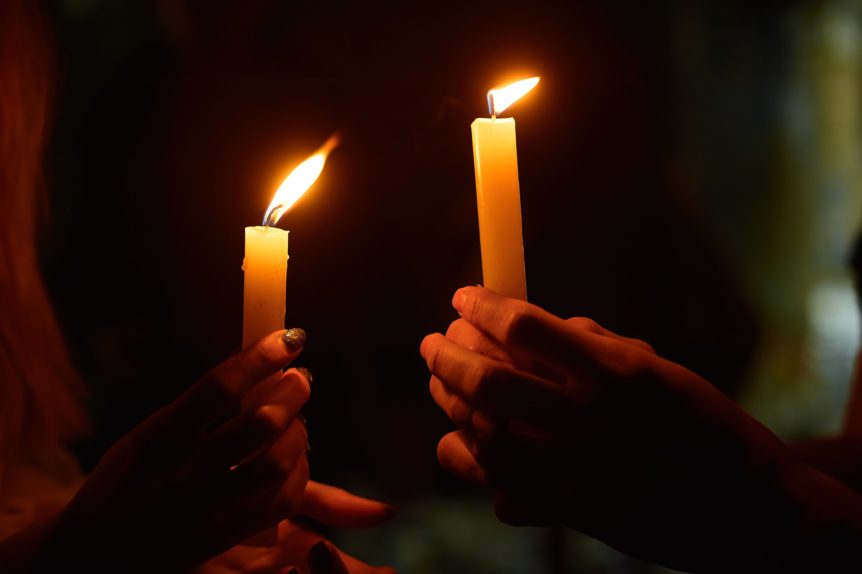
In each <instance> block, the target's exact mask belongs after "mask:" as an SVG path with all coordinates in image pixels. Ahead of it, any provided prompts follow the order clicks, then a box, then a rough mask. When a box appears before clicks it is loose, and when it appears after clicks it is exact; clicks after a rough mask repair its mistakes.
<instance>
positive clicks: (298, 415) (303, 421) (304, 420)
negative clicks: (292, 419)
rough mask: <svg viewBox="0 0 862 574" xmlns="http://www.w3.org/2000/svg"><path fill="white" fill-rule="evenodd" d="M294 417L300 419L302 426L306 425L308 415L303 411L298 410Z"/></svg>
mask: <svg viewBox="0 0 862 574" xmlns="http://www.w3.org/2000/svg"><path fill="white" fill-rule="evenodd" d="M296 418H298V419H299V420H300V421H302V425H303V426H306V427H307V426H308V417H306V416H305V413H304V412H302V411H300V412H298V413H296Z"/></svg>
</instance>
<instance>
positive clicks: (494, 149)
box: [471, 118, 527, 300]
mask: <svg viewBox="0 0 862 574" xmlns="http://www.w3.org/2000/svg"><path fill="white" fill-rule="evenodd" d="M471 127H472V131H473V164H474V167H475V171H476V201H477V204H478V208H479V241H480V244H481V249H482V274H483V280H484V284H485V287H487V288H488V289H491V290H492V291H494V292H496V293H499V294H500V295H504V296H506V297H513V298H516V299H523V300H526V299H527V280H526V275H525V272H524V239H523V235H522V232H521V192H520V186H519V185H518V153H517V146H516V140H515V120H514V119H512V118H502V119H484V118H480V119H477V120H476V121H474V122H473V125H472V126H471Z"/></svg>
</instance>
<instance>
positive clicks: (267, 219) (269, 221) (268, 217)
mask: <svg viewBox="0 0 862 574" xmlns="http://www.w3.org/2000/svg"><path fill="white" fill-rule="evenodd" d="M282 207H284V204H281V203H279V204H277V205H272V206H270V208H269V209H267V210H266V213H265V214H264V215H263V226H264V227H267V228H268V227H270V226H272V225H275V222H276V221H277V220H278V217H280V214H279V216H276V213H277V212H278V210H279V209H281V208H282Z"/></svg>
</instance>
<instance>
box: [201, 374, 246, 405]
mask: <svg viewBox="0 0 862 574" xmlns="http://www.w3.org/2000/svg"><path fill="white" fill-rule="evenodd" d="M207 383H208V384H207V385H206V386H207V394H208V395H209V396H210V400H211V401H212V402H213V403H215V404H232V403H235V402H237V401H239V400H240V399H241V398H242V396H241V395H240V394H239V393H238V392H237V390H236V389H237V386H238V385H237V384H236V380H235V377H234V376H233V374H232V372H231V371H230V370H228V369H226V368H225V369H221V370H219V371H218V372H213V373H212V374H211V375H210V376H209V377H208V381H207Z"/></svg>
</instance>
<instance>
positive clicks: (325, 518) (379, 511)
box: [0, 332, 390, 573]
mask: <svg viewBox="0 0 862 574" xmlns="http://www.w3.org/2000/svg"><path fill="white" fill-rule="evenodd" d="M282 334H283V332H276V333H272V334H270V335H268V336H266V337H264V338H263V339H261V340H260V341H258V342H257V343H255V344H254V345H252V346H251V347H249V348H248V349H246V350H245V351H243V352H242V353H240V354H238V355H236V356H235V357H232V358H231V359H228V360H227V361H225V362H223V363H222V364H220V365H219V366H217V367H216V368H215V369H213V370H212V371H210V372H209V373H208V374H206V375H205V376H204V377H203V378H202V379H201V380H200V381H198V382H197V383H196V384H195V385H193V386H192V387H191V388H190V389H189V390H188V391H187V392H185V393H184V394H183V395H182V396H180V397H179V398H178V399H176V400H175V401H174V402H172V403H171V404H169V405H168V406H166V407H164V408H163V409H161V410H159V411H158V412H156V413H155V414H153V415H152V416H150V417H149V418H148V419H146V420H145V421H144V422H143V423H141V424H140V425H139V426H137V427H136V428H135V429H134V430H132V431H131V432H130V433H129V434H128V435H126V436H125V437H123V438H122V439H120V441H118V442H117V443H116V444H115V445H114V446H113V447H112V448H111V449H110V450H109V451H108V452H107V453H106V454H105V456H104V457H103V458H102V460H101V461H100V462H99V464H98V465H97V467H96V469H95V470H94V471H93V472H92V474H91V475H90V476H89V477H88V478H87V480H86V482H85V483H84V485H83V486H82V487H81V489H80V490H79V492H78V493H77V495H76V496H75V498H74V499H73V500H72V501H71V502H70V503H69V504H68V505H67V506H66V507H65V508H64V509H62V510H61V511H60V512H59V513H58V514H57V515H56V516H54V517H53V518H51V519H49V520H46V521H43V522H41V523H37V524H34V525H33V526H31V527H30V528H28V529H25V530H24V531H22V532H20V533H18V534H16V535H14V536H12V537H11V538H9V539H7V540H5V541H3V542H2V543H0V564H2V565H3V566H4V571H5V572H16V571H28V572H60V571H75V572H117V571H124V572H187V571H190V570H192V569H193V568H195V567H199V566H201V565H202V564H204V563H205V562H207V560H211V559H214V558H215V557H218V558H215V560H214V561H213V563H212V564H210V565H209V566H210V567H211V568H213V570H209V571H212V572H224V571H225V569H224V566H226V565H228V564H234V563H235V562H236V561H235V560H233V558H237V557H238V556H240V555H242V554H243V550H242V549H241V548H235V547H236V546H237V545H238V544H240V543H242V542H243V541H244V540H246V539H247V538H249V537H251V536H252V535H254V534H256V533H258V532H260V531H262V530H265V529H267V528H271V527H273V526H276V525H279V524H280V523H281V527H280V534H282V536H281V538H280V540H279V544H278V545H277V546H276V547H274V548H273V549H269V558H270V559H271V560H270V562H271V563H272V565H273V568H275V567H276V565H275V558H278V559H279V560H283V561H284V562H285V564H284V566H288V567H289V566H292V565H296V564H301V565H303V568H305V564H306V552H307V551H308V545H310V544H313V543H314V542H316V541H317V540H319V537H317V538H314V537H312V535H311V534H310V533H308V531H306V530H305V529H303V528H302V527H301V526H300V525H299V524H297V523H294V522H283V521H285V519H289V518H291V517H295V516H298V515H300V514H305V515H306V516H309V517H311V518H313V519H316V520H319V521H320V522H322V523H327V524H332V525H336V526H338V525H346V526H356V525H371V524H376V523H379V522H381V521H382V520H385V519H386V517H388V516H389V514H390V509H389V508H388V507H387V506H386V505H384V504H382V503H379V502H375V501H370V500H365V499H361V498H359V497H355V496H352V495H350V494H349V493H346V492H344V491H342V490H339V489H335V488H332V487H327V486H325V485H320V484H317V483H314V482H309V480H308V472H309V471H308V459H307V457H306V445H307V440H308V435H307V432H306V429H305V424H304V422H303V420H302V418H301V417H299V416H297V415H298V413H299V411H300V409H301V408H302V406H303V405H304V404H305V402H306V401H307V400H308V398H309V395H310V392H311V389H310V386H309V381H308V380H307V379H306V377H305V376H304V375H303V374H302V373H301V372H300V371H298V370H296V369H290V370H288V371H287V372H286V373H284V374H283V375H281V376H279V377H274V378H272V379H270V378H269V377H270V376H271V375H273V374H274V373H279V372H280V371H281V370H282V368H284V366H285V365H288V364H290V363H291V362H292V361H293V360H294V359H295V358H296V356H297V355H298V354H299V353H300V352H301V348H295V346H293V347H294V348H292V346H289V345H288V344H286V342H284V341H283V340H282ZM241 405H243V408H241ZM291 532H293V533H296V534H302V536H297V537H296V538H295V539H289V538H290V537H289V536H288V535H289V534H291ZM303 542H305V543H306V545H305V546H303V544H302V543H303ZM288 550H289V554H290V555H289V556H288V555H286V554H285V552H287V551H288ZM219 555H221V556H219ZM258 558H259V557H258ZM354 565H361V563H359V562H358V561H354ZM218 566H221V567H222V568H221V569H219V568H218ZM361 566H362V567H361V568H360V567H358V566H357V568H355V570H351V571H355V572H363V573H364V572H372V571H374V570H371V569H370V567H366V566H365V565H361ZM204 568H205V569H204V571H207V570H206V567H204ZM235 571H236V572H252V571H254V572H262V571H264V570H244V569H242V567H241V568H240V569H238V570H235ZM269 571H277V570H269Z"/></svg>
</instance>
